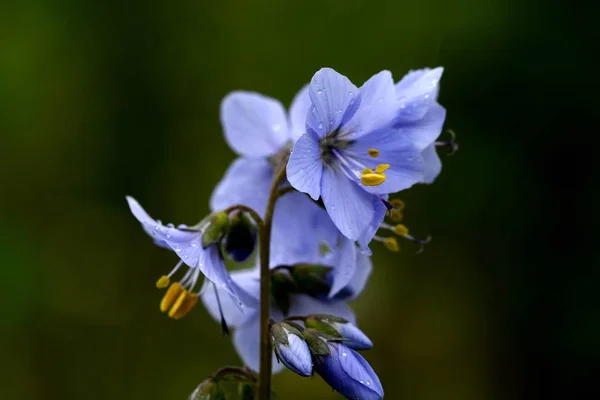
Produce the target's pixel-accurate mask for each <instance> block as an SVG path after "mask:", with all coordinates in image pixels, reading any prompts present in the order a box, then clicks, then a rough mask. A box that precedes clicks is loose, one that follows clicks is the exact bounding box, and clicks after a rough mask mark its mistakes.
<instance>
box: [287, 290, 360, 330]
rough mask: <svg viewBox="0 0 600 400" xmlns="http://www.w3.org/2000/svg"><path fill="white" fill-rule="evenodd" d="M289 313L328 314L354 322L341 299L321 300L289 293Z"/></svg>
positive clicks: (352, 314)
mask: <svg viewBox="0 0 600 400" xmlns="http://www.w3.org/2000/svg"><path fill="white" fill-rule="evenodd" d="M288 314H289V315H313V314H328V315H335V316H338V317H341V318H344V319H345V320H347V321H350V322H352V323H353V324H354V323H356V317H355V316H354V313H353V312H352V310H351V309H350V307H348V305H346V303H345V302H343V301H333V300H332V301H321V300H317V299H315V298H313V297H309V296H306V295H291V296H290V309H289V312H288Z"/></svg>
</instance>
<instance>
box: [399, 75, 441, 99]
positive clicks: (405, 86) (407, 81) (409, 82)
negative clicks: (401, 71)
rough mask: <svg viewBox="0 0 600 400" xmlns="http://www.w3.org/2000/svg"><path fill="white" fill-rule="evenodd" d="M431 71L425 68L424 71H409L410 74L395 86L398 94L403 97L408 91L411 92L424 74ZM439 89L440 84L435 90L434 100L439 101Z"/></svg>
mask: <svg viewBox="0 0 600 400" xmlns="http://www.w3.org/2000/svg"><path fill="white" fill-rule="evenodd" d="M430 71H431V68H423V69H416V70H412V71H408V73H407V74H406V75H404V76H403V77H402V79H401V80H400V82H398V83H396V85H395V87H396V93H399V94H400V95H402V93H406V92H407V91H409V90H411V88H412V87H413V85H414V84H415V83H416V82H417V81H418V80H419V79H421V78H422V77H423V75H424V74H426V73H428V72H430ZM439 88H440V86H439V84H438V85H436V88H435V89H436V90H434V92H433V93H432V98H433V100H436V101H437V98H438V94H439Z"/></svg>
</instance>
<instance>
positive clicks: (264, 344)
mask: <svg viewBox="0 0 600 400" xmlns="http://www.w3.org/2000/svg"><path fill="white" fill-rule="evenodd" d="M286 165H287V157H286V159H285V160H284V161H283V163H282V166H281V168H280V169H279V171H277V174H276V175H275V178H274V179H273V184H272V185H271V191H270V193H269V201H268V202H267V210H266V211H265V218H264V219H263V223H262V225H261V229H260V371H259V376H258V400H269V399H270V398H271V362H272V361H271V358H272V355H273V351H272V349H271V339H270V337H269V308H270V305H271V302H270V295H271V287H270V286H271V273H270V272H271V271H270V270H269V260H270V251H271V225H272V222H273V211H274V210H275V203H276V202H277V198H278V197H279V193H278V190H279V186H280V184H281V182H283V180H284V179H285V176H286V175H285V168H286Z"/></svg>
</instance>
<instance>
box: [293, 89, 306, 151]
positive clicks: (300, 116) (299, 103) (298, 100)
mask: <svg viewBox="0 0 600 400" xmlns="http://www.w3.org/2000/svg"><path fill="white" fill-rule="evenodd" d="M310 106H311V103H310V96H309V95H308V85H305V86H304V87H303V88H302V89H300V91H299V92H298V94H296V96H295V97H294V100H292V105H291V106H290V136H291V139H292V141H293V142H294V143H295V142H296V141H297V140H298V139H300V136H302V135H304V133H306V117H307V116H308V110H309V108H310Z"/></svg>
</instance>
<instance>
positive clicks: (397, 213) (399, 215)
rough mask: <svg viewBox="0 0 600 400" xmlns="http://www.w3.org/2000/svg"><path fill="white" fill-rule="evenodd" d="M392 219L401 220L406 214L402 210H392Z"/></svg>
mask: <svg viewBox="0 0 600 400" xmlns="http://www.w3.org/2000/svg"><path fill="white" fill-rule="evenodd" d="M390 219H391V220H392V221H394V222H400V221H402V220H403V219H404V214H402V211H400V210H390Z"/></svg>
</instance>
